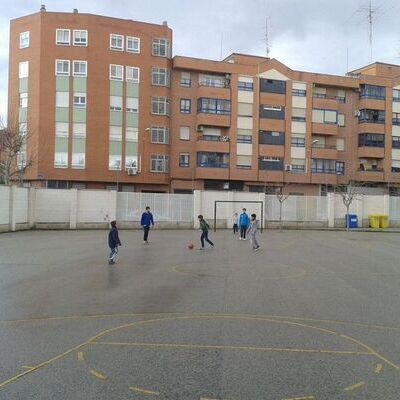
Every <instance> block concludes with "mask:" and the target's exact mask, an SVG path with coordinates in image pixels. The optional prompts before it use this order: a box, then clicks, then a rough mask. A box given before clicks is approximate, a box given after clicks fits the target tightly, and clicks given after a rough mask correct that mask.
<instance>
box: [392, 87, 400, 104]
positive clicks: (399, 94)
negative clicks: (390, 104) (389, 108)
mask: <svg viewBox="0 0 400 400" xmlns="http://www.w3.org/2000/svg"><path fill="white" fill-rule="evenodd" d="M393 101H400V89H393Z"/></svg>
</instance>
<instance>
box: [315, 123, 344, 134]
mask: <svg viewBox="0 0 400 400" xmlns="http://www.w3.org/2000/svg"><path fill="white" fill-rule="evenodd" d="M312 133H313V135H337V133H338V126H337V124H327V123H325V124H322V123H316V122H313V124H312Z"/></svg>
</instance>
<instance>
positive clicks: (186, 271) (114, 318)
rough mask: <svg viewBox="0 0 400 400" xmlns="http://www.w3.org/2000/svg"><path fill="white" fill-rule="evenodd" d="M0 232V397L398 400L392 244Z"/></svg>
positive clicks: (328, 237)
mask: <svg viewBox="0 0 400 400" xmlns="http://www.w3.org/2000/svg"><path fill="white" fill-rule="evenodd" d="M106 237H107V232H106V231H24V232H15V233H5V234H1V235H0V304H1V306H0V354H1V358H0V399H6V400H19V399H40V400H47V399H57V400H60V399H63V400H64V399H65V400H67V399H74V400H80V399H82V400H83V399H85V400H92V399H93V400H94V399H96V400H110V399H118V400H125V399H138V400H141V399H143V400H146V399H148V400H152V399H160V400H161V399H182V400H190V399H193V400H200V399H203V400H240V399H241V400H245V399H246V400H247V399H249V400H250V399H251V400H255V399H257V400H258V399H268V400H275V399H276V400H294V399H295V400H314V399H315V400H317V399H330V400H331V399H343V400H344V399H349V400H350V399H352V400H362V399H374V400H379V399H382V400H383V399H384V400H398V398H399V393H400V313H399V310H400V296H399V287H400V263H399V259H400V235H399V234H397V233H375V232H340V231H335V232H328V231H322V232H319V231H284V232H279V231H276V230H272V231H271V230H265V231H264V232H263V233H262V234H261V235H259V242H260V244H261V246H262V249H261V250H260V251H259V252H256V253H254V252H252V250H251V249H250V245H249V242H248V241H239V240H238V239H237V237H236V238H234V237H233V235H232V234H231V232H230V231H226V230H219V231H217V232H216V233H213V232H210V238H211V240H213V241H214V242H215V244H216V246H215V248H214V249H206V250H204V251H199V250H189V249H187V244H188V243H190V242H193V243H195V247H197V246H198V245H199V243H198V241H199V240H198V239H199V232H197V231H194V230H192V231H153V232H150V243H149V244H148V245H144V244H143V243H142V237H141V232H140V231H120V237H121V241H122V244H123V246H122V247H121V248H120V252H119V256H118V257H119V258H118V260H117V264H115V265H114V266H109V265H108V264H107V262H106V257H107V248H106Z"/></svg>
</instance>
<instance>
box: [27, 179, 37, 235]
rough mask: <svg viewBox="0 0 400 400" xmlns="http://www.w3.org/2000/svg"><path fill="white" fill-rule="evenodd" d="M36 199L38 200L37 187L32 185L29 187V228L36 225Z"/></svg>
mask: <svg viewBox="0 0 400 400" xmlns="http://www.w3.org/2000/svg"><path fill="white" fill-rule="evenodd" d="M35 201H36V189H35V188H33V187H30V188H29V189H28V228H33V227H34V226H35V223H36V221H35Z"/></svg>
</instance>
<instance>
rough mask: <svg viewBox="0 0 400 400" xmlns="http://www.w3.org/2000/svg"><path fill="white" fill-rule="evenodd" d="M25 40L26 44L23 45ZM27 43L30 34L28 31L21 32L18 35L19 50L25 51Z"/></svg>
mask: <svg viewBox="0 0 400 400" xmlns="http://www.w3.org/2000/svg"><path fill="white" fill-rule="evenodd" d="M25 40H26V43H25V44H24V41H25ZM29 42H30V32H29V31H25V32H21V33H20V34H19V48H20V49H27V48H28V47H29Z"/></svg>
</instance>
